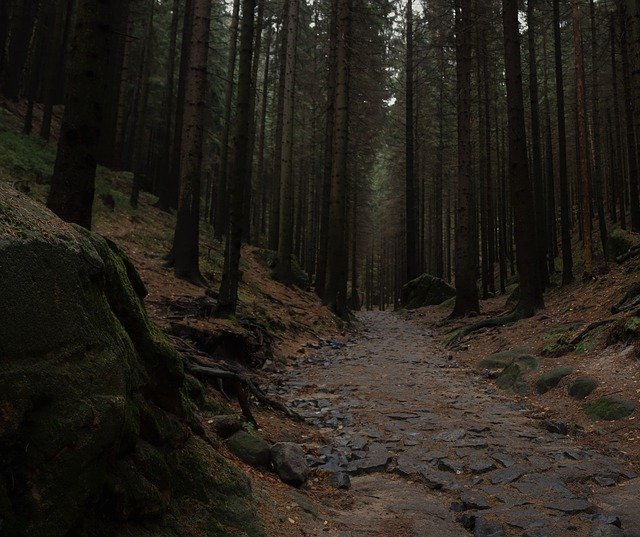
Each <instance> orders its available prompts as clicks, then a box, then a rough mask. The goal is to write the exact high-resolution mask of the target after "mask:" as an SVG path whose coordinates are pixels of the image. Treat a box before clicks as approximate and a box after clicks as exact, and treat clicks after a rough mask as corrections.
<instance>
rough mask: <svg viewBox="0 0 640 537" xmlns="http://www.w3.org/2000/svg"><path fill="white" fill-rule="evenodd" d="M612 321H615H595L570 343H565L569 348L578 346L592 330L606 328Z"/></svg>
mask: <svg viewBox="0 0 640 537" xmlns="http://www.w3.org/2000/svg"><path fill="white" fill-rule="evenodd" d="M614 320H615V319H603V320H601V321H595V322H593V323H591V324H590V325H589V326H587V327H586V328H585V329H584V330H583V331H582V332H580V333H579V334H578V335H577V336H576V337H574V338H573V339H572V340H571V341H568V342H567V343H568V344H569V345H570V346H572V347H575V346H576V345H579V344H580V343H581V342H582V341H583V340H584V339H585V338H586V337H587V336H588V335H589V333H590V332H592V331H593V330H596V329H597V328H600V327H601V326H606V325H608V324H611V323H612V322H613V321H614ZM561 339H562V338H561Z"/></svg>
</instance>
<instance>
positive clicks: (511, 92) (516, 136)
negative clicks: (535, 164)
mask: <svg viewBox="0 0 640 537" xmlns="http://www.w3.org/2000/svg"><path fill="white" fill-rule="evenodd" d="M502 16H503V23H504V58H505V70H506V87H507V117H508V120H509V183H510V186H511V206H512V207H513V213H514V231H515V243H516V256H517V265H518V276H519V278H520V300H519V302H518V306H517V307H516V311H517V313H518V315H521V316H524V317H530V316H532V315H533V314H534V313H535V311H536V310H537V309H538V308H543V307H544V301H543V298H542V282H541V279H540V270H539V269H540V267H539V264H538V252H539V250H538V247H537V241H536V229H535V224H534V223H533V222H532V221H531V220H532V219H531V215H532V214H534V210H535V205H534V202H533V197H532V192H531V184H530V181H529V163H528V160H527V134H526V129H525V119H524V98H523V91H522V62H521V58H520V30H519V25H518V0H503V2H502Z"/></svg>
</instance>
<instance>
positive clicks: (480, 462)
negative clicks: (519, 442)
mask: <svg viewBox="0 0 640 537" xmlns="http://www.w3.org/2000/svg"><path fill="white" fill-rule="evenodd" d="M495 468H496V465H495V463H494V462H493V461H491V460H489V459H472V460H471V464H469V470H471V471H472V472H473V473H474V474H484V473H485V472H490V471H491V470H495Z"/></svg>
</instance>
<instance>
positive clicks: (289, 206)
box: [277, 0, 300, 285]
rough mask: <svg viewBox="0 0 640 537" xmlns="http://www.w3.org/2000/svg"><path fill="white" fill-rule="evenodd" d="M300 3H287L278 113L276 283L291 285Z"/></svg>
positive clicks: (294, 0)
mask: <svg viewBox="0 0 640 537" xmlns="http://www.w3.org/2000/svg"><path fill="white" fill-rule="evenodd" d="M299 2H300V0H289V13H288V17H287V18H288V22H287V32H288V35H287V55H286V59H285V64H286V68H285V73H284V107H283V110H282V147H281V150H280V151H281V152H280V218H279V220H278V223H279V230H278V267H277V276H278V279H279V280H280V281H281V282H283V283H285V284H286V285H289V284H291V280H292V269H291V255H292V254H293V230H294V225H293V224H294V221H293V194H294V184H293V161H292V159H293V132H294V131H293V120H294V114H295V77H296V50H297V44H298V13H299V9H300V6H299Z"/></svg>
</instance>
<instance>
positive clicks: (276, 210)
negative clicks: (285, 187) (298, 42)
mask: <svg viewBox="0 0 640 537" xmlns="http://www.w3.org/2000/svg"><path fill="white" fill-rule="evenodd" d="M289 2H290V0H284V5H283V14H282V28H281V30H280V54H279V58H278V59H279V68H280V73H279V76H278V94H277V105H276V129H275V131H276V132H275V147H274V152H275V155H276V157H275V158H274V165H273V181H272V184H271V207H270V211H269V249H271V250H277V249H278V241H279V239H280V197H281V195H280V178H281V175H282V173H281V170H280V166H281V164H282V159H281V158H280V157H281V150H280V148H281V147H282V133H283V129H284V123H283V121H284V115H283V114H284V88H285V86H284V84H285V71H286V67H287V48H288V47H287V39H288V37H289V30H288V27H287V25H288V23H289V11H290V9H289Z"/></svg>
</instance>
